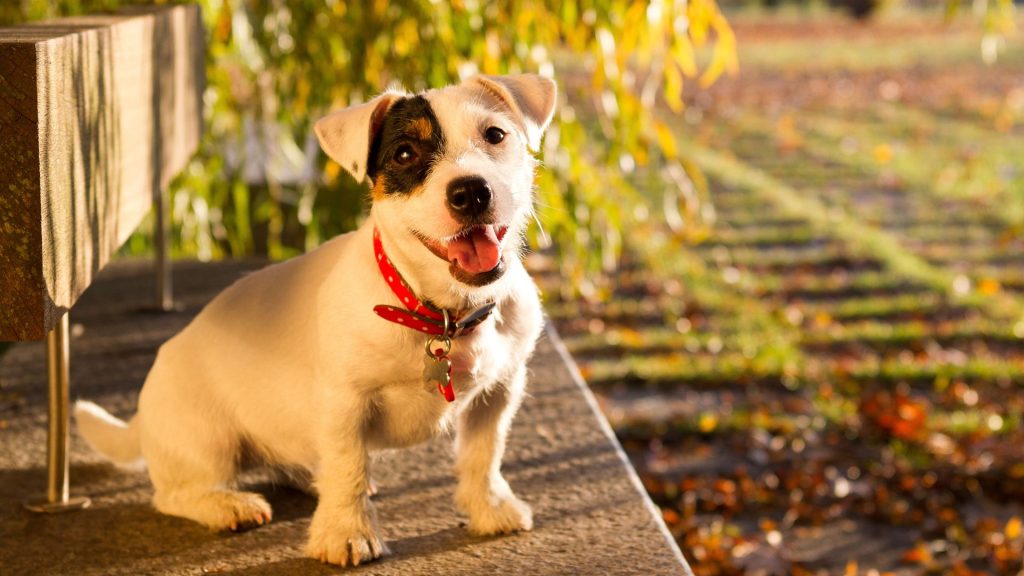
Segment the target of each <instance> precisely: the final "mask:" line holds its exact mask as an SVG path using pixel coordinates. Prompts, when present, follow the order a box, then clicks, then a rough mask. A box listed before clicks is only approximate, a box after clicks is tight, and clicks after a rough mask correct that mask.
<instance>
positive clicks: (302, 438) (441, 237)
mask: <svg viewBox="0 0 1024 576" xmlns="http://www.w3.org/2000/svg"><path fill="white" fill-rule="evenodd" d="M555 92H556V89H555V84H554V83H553V82H552V81H550V80H548V79H545V78H542V77H540V76H534V75H526V74H524V75H513V76H500V77H496V76H477V77H474V78H471V79H469V80H467V81H465V82H463V83H462V84H460V85H457V86H451V87H447V88H444V89H440V90H430V91H427V92H424V93H422V94H418V95H412V94H405V93H401V92H395V91H390V92H387V93H385V94H383V95H381V96H378V97H377V98H375V99H373V100H372V101H370V102H368V103H366V104H362V105H359V106H353V107H351V108H348V109H345V110H342V111H340V112H336V113H334V114H331V115H330V116H327V117H326V118H323V119H321V120H320V121H319V122H317V124H316V133H317V136H318V137H319V139H320V143H321V145H322V147H323V149H324V150H325V151H326V152H327V154H328V155H329V156H330V157H331V158H333V159H334V160H335V161H337V162H338V163H339V164H341V166H343V167H344V168H345V169H346V170H348V171H349V172H350V173H351V174H352V175H353V176H354V177H355V178H356V179H357V180H362V179H363V178H365V177H367V176H368V177H369V178H370V180H371V182H372V185H373V188H372V197H373V206H372V209H371V211H370V215H369V217H368V218H367V220H366V223H365V224H363V226H362V227H361V228H359V229H358V230H356V231H355V232H351V233H349V234H345V235H343V236H341V237H338V238H335V239H334V240H331V241H330V242H327V243H326V244H324V245H323V246H321V247H320V248H318V249H316V250H314V251H312V252H310V253H309V254H306V255H304V256H301V257H298V258H294V259H292V260H289V261H286V262H282V263H279V264H275V265H273V266H269V267H267V268H265V269H263V270H261V271H259V272H256V273H253V274H250V275H248V276H246V277H245V278H243V279H241V280H239V281H238V282H236V283H235V284H234V285H232V286H231V287H229V288H228V289H226V290H225V291H224V292H223V293H221V294H220V295H219V296H217V298H215V299H214V300H213V301H212V302H211V303H210V304H209V305H208V306H206V308H205V309H204V310H203V311H202V312H201V313H200V314H199V315H198V316H197V317H196V318H195V320H193V321H192V323H191V324H190V325H189V326H188V327H186V328H185V329H184V330H183V331H182V332H181V333H180V334H178V335H177V336H175V337H174V338H172V339H171V340H169V341H168V342H167V343H166V344H164V345H163V346H162V347H161V348H160V350H159V353H158V354H157V358H156V362H155V364H154V365H153V368H152V370H151V371H150V373H149V376H148V377H147V378H146V382H145V385H144V386H143V388H142V392H141V395H140V397H139V407H138V413H137V414H136V415H135V416H134V417H133V418H132V419H131V422H130V423H127V424H126V423H124V422H122V421H120V420H118V419H116V418H114V417H113V416H111V415H109V414H108V413H106V412H105V411H104V410H103V409H102V408H100V407H98V406H96V405H95V404H92V403H90V402H78V403H77V405H76V406H75V415H76V418H77V421H78V426H79V430H80V431H81V433H82V435H83V436H84V437H85V439H86V440H87V441H88V442H89V443H90V444H91V445H92V446H93V447H94V448H96V449H97V450H98V451H99V452H101V453H103V454H105V455H106V456H107V457H109V458H110V459H111V460H114V461H116V462H121V463H128V462H132V461H136V460H138V459H139V458H140V457H142V458H144V459H145V460H146V462H147V463H148V470H149V475H150V478H151V479H152V481H153V486H154V488H155V494H154V497H153V502H154V504H155V506H156V508H157V509H158V510H160V511H161V512H163V513H165V514H172V515H175V516H182V517H185V518H190V519H192V520H195V521H196V522H200V523H202V524H205V525H207V526H209V527H211V528H214V529H229V528H230V529H239V528H242V527H250V526H253V525H260V524H263V523H265V522H268V521H269V520H270V518H271V510H270V506H269V505H268V504H267V502H266V500H265V499H264V498H263V497H262V496H261V495H259V494H256V493H252V492H242V491H239V490H237V489H236V488H237V487H236V486H235V484H234V479H235V476H236V473H237V471H238V469H239V468H240V466H241V464H242V463H243V462H244V461H246V460H248V459H249V458H251V457H256V458H258V459H259V461H261V462H263V463H266V464H269V465H271V466H273V467H275V468H278V469H281V470H285V471H288V472H289V473H290V474H291V475H292V476H296V474H295V473H296V472H298V473H299V474H298V475H297V476H303V475H305V476H306V477H308V478H310V479H312V480H313V482H312V486H311V488H313V489H315V492H316V493H317V494H318V495H319V502H318V504H317V508H316V512H315V513H314V515H313V519H312V523H311V525H310V529H309V541H308V544H307V548H306V551H307V553H308V555H309V556H311V557H313V558H317V559H320V560H321V561H326V562H330V563H332V564H341V565H346V564H352V565H358V564H359V563H361V562H366V561H369V560H373V559H375V558H379V557H380V556H381V555H382V554H384V553H386V548H385V546H384V544H383V543H382V541H381V539H380V536H379V534H378V530H377V526H376V520H375V514H374V511H373V506H372V504H371V503H370V501H369V497H368V490H369V488H370V477H369V470H368V467H369V455H370V453H371V452H373V451H375V450H380V449H388V448H400V447H405V446H410V445H413V444H416V443H419V442H423V441H425V440H427V439H430V438H433V437H435V436H437V435H438V434H440V433H442V432H444V431H446V430H448V429H449V428H450V427H451V426H452V425H454V428H455V430H456V436H457V438H456V453H457V460H456V467H457V473H458V487H457V490H456V495H455V498H456V502H457V504H458V505H459V507H460V508H461V509H462V510H464V511H465V512H466V513H467V514H468V516H469V528H470V530H472V531H473V532H475V533H477V534H495V533H504V532H511V531H516V530H529V529H530V528H531V527H532V516H531V511H530V508H529V507H528V506H527V505H526V504H525V503H523V502H522V501H521V500H520V499H519V498H517V497H516V496H515V495H514V494H513V493H512V490H511V489H510V488H509V485H508V483H507V482H506V481H505V479H504V478H503V477H502V475H501V472H500V467H501V458H502V454H503V452H504V449H505V437H506V435H507V433H508V429H509V425H510V423H511V420H512V418H513V416H514V414H515V412H516V410H517V409H518V407H519V404H520V401H521V399H522V397H523V394H524V389H525V386H526V362H527V359H528V358H529V356H530V354H531V353H532V351H533V348H534V344H535V341H536V339H537V338H538V336H539V335H540V331H541V325H542V321H543V319H542V314H541V307H540V302H539V298H538V294H537V288H536V286H535V285H534V283H533V281H532V280H531V279H530V277H529V276H528V275H527V273H526V270H525V269H524V267H523V265H522V262H521V261H520V252H521V250H522V249H523V242H524V240H523V237H524V231H525V229H526V226H527V222H528V221H529V219H530V218H531V216H532V211H533V176H534V170H535V168H536V164H537V163H536V160H535V159H534V157H533V156H532V154H531V151H535V150H536V149H537V147H538V146H539V143H540V139H541V136H542V134H543V131H544V130H545V128H546V127H547V125H548V123H549V122H550V120H551V116H552V113H553V110H554V106H555ZM403 280H404V281H403Z"/></svg>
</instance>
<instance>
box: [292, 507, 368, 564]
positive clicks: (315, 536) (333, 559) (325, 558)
mask: <svg viewBox="0 0 1024 576" xmlns="http://www.w3.org/2000/svg"><path fill="white" fill-rule="evenodd" d="M387 553H388V549H387V547H386V546H385V545H384V543H383V542H381V540H380V538H378V537H377V534H376V533H375V531H374V530H373V528H370V527H369V526H364V527H363V528H344V527H339V526H337V525H331V523H330V522H324V521H318V518H317V517H316V516H315V515H314V517H313V524H312V525H311V526H310V527H309V542H307V543H306V555H307V556H309V557H310V558H313V559H315V560H319V561H321V562H326V563H328V564H337V565H338V566H359V565H360V564H364V563H366V562H371V561H373V560H376V559H378V558H380V557H381V556H383V555H385V554H387Z"/></svg>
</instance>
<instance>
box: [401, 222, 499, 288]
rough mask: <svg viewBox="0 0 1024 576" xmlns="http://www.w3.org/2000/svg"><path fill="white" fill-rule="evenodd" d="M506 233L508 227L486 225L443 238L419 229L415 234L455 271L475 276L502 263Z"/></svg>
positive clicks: (472, 227)
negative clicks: (434, 236) (503, 241)
mask: <svg viewBox="0 0 1024 576" xmlns="http://www.w3.org/2000/svg"><path fill="white" fill-rule="evenodd" d="M507 232H508V226H498V225H495V224H485V225H481V226H471V227H469V228H465V229H463V230H461V231H459V232H458V233H457V234H454V235H452V236H449V237H447V238H442V239H440V240H435V239H433V238H430V237H428V236H426V235H425V234H422V233H419V232H416V237H417V238H419V239H420V242H422V243H423V245H424V246H426V247H427V249H428V250H430V251H431V252H433V253H434V255H435V256H437V257H438V258H440V259H442V260H444V261H445V262H448V263H449V264H451V266H452V267H453V268H455V269H456V270H458V271H461V272H462V273H463V274H468V275H471V276H476V275H478V274H485V273H487V272H491V271H493V270H494V269H496V268H498V266H499V265H500V264H501V242H502V240H504V239H505V234H506V233H507ZM453 273H454V271H453Z"/></svg>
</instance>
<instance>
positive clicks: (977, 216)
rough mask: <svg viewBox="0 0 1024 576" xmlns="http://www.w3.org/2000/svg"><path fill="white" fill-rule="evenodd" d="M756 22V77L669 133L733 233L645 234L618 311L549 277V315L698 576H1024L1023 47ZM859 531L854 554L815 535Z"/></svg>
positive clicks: (621, 284)
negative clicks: (754, 571)
mask: <svg viewBox="0 0 1024 576" xmlns="http://www.w3.org/2000/svg"><path fill="white" fill-rule="evenodd" d="M734 22H735V23H736V26H737V35H738V38H739V40H740V46H741V61H742V62H743V65H744V72H745V75H744V76H743V77H741V78H740V79H738V80H725V81H723V82H721V83H720V84H719V85H718V86H716V87H714V88H713V89H712V90H711V91H710V93H709V94H708V95H707V96H703V95H701V96H698V95H692V97H691V98H690V99H689V101H690V106H691V107H701V114H700V115H699V117H700V118H702V120H701V121H700V122H698V123H696V124H695V123H694V122H693V121H692V117H693V115H691V116H690V117H691V120H690V121H685V122H684V121H683V120H681V119H677V118H674V117H672V116H671V115H668V114H667V113H666V115H665V116H664V119H665V120H666V122H668V123H670V124H671V125H672V126H674V127H675V129H676V133H677V135H678V138H679V140H680V150H681V151H682V153H683V154H685V155H686V156H687V157H688V158H689V159H691V160H693V161H694V162H695V163H696V164H697V165H699V166H700V168H701V169H702V170H703V171H704V173H705V174H706V176H707V177H708V179H709V184H710V186H711V190H712V198H713V200H714V202H715V208H716V212H717V221H716V225H715V230H714V231H713V234H712V235H711V236H710V238H708V239H707V240H706V241H705V242H704V243H703V244H700V245H696V246H687V245H686V244H684V243H683V242H682V240H681V239H676V238H675V237H674V236H673V234H672V233H671V231H669V230H666V229H663V228H659V227H658V225H657V224H655V223H653V221H647V222H643V223H633V224H631V226H632V228H631V231H632V234H631V235H629V236H626V237H624V243H625V247H624V248H625V252H626V256H627V264H628V265H627V266H626V268H625V269H624V270H622V271H620V272H618V273H615V274H613V275H612V277H611V278H610V279H609V280H608V281H606V282H603V283H602V285H603V286H606V287H607V294H606V295H607V296H608V299H607V300H606V301H604V302H600V301H595V302H588V301H580V300H578V299H572V298H564V297H561V296H560V292H559V291H558V288H557V282H558V280H557V278H556V277H554V276H553V275H550V274H549V275H547V276H544V277H543V278H542V279H546V281H547V282H548V283H549V285H547V286H545V293H546V294H551V295H553V297H552V298H551V299H550V301H549V303H548V312H549V314H550V315H551V316H552V318H553V320H554V321H555V322H556V323H557V324H558V326H559V328H560V331H561V332H562V333H563V336H564V337H565V339H566V342H567V344H568V346H569V347H570V349H571V350H572V351H573V352H574V354H575V355H576V357H577V359H578V360H579V361H580V363H581V368H582V370H583V372H584V374H585V375H586V376H587V377H588V379H589V381H590V382H591V383H592V384H593V385H594V386H595V390H596V392H597V394H598V396H599V399H600V400H601V402H602V405H603V406H604V408H605V409H606V411H607V413H608V414H609V416H610V418H611V420H612V423H613V426H615V428H616V430H617V432H618V433H619V435H620V438H621V439H622V440H623V443H624V445H625V447H626V448H627V451H628V452H629V453H630V455H631V457H632V458H633V461H634V463H635V464H636V466H637V468H638V470H639V472H640V473H641V477H642V479H643V480H644V484H645V486H646V487H647V488H648V490H649V491H650V493H651V495H652V497H653V498H654V499H655V501H656V503H658V504H659V505H660V506H661V508H662V511H663V514H664V517H665V519H666V521H667V522H668V523H669V525H670V528H671V529H672V530H673V532H674V533H675V534H676V536H677V538H678V539H679V541H680V543H681V545H682V547H683V550H684V552H686V553H688V554H690V555H691V558H693V559H694V560H696V562H695V565H694V568H695V570H696V571H697V572H698V573H701V574H737V573H743V572H744V571H745V570H746V568H750V567H751V565H750V564H748V563H746V562H749V558H751V556H750V554H755V556H753V557H755V558H758V559H760V561H761V562H762V564H761V565H762V566H764V565H772V566H778V567H779V568H778V570H779V571H780V572H793V573H808V572H810V573H813V572H816V571H824V572H829V573H836V572H846V573H849V572H850V571H851V568H850V567H851V565H852V566H854V567H856V568H857V570H860V571H867V570H877V571H879V572H883V573H884V572H888V571H893V572H909V573H961V574H969V573H976V572H985V573H997V574H1017V573H1018V572H1019V571H1021V570H1022V569H1024V566H1022V564H1021V561H1020V558H1021V557H1022V555H1024V536H1022V535H1021V534H1020V530H1019V523H1020V521H1021V520H1020V519H1021V517H1024V509H1022V507H1021V504H1020V502H1021V501H1024V490H1022V489H1021V488H1020V486H1022V485H1024V466H1021V465H1020V464H1019V463H1020V462H1021V461H1024V422H1022V414H1024V395H1021V394H1020V389H1021V386H1022V385H1024V273H1022V272H1021V270H1022V269H1024V268H1022V264H1024V260H1022V259H1021V257H1020V255H1021V254H1024V237H1022V236H1024V234H1021V232H1020V230H1024V197H1022V193H1024V192H1022V191H1024V174H1022V173H1021V172H1024V171H1020V172H1017V171H1015V170H1010V169H1007V166H1008V165H1010V166H1011V167H1014V166H1017V165H1018V164H1019V162H1018V161H1017V160H1016V159H1017V158H1019V157H1022V154H1024V145H1022V144H1021V141H1022V140H1021V135H1022V134H1024V109H1019V108H1024V99H1021V102H1020V105H1019V106H1018V108H1014V109H1012V110H1011V108H1013V106H1017V104H1014V102H1016V100H1014V98H1015V97H1014V96H1012V90H1013V89H1018V90H1019V88H1018V87H1016V84H1015V83H1016V82H1017V81H1016V80H1015V79H1017V78H1019V77H1020V76H1021V75H1022V74H1024V49H1022V48H1021V45H1020V42H1019V41H1014V42H1015V43H1011V44H1010V45H1009V48H1008V50H1007V52H1006V53H1004V56H1005V58H1003V59H1002V60H1001V61H1000V62H999V64H997V65H996V66H993V67H985V66H983V65H981V64H980V62H979V61H978V59H977V44H976V42H977V41H978V33H977V32H976V31H973V30H971V29H969V28H967V27H964V26H963V25H958V26H955V27H953V28H952V29H944V28H941V27H936V26H931V25H929V24H928V23H927V22H925V23H922V22H921V21H920V20H917V21H907V20H898V21H894V22H892V21H890V22H886V21H883V22H880V23H876V24H872V25H863V26H857V27H853V26H845V25H843V24H842V23H840V22H838V21H836V20H835V19H834V18H832V17H829V16H815V17H814V18H812V19H810V20H808V21H797V20H791V19H789V18H788V17H784V18H781V19H765V17H763V16H756V15H755V16H750V15H744V16H741V17H740V18H738V19H736V20H735V21H734ZM958 79H963V80H962V81H961V80H958ZM887 81H888V82H897V83H898V85H899V86H898V91H899V94H898V95H897V96H896V97H894V98H886V97H881V96H880V94H881V91H882V85H883V84H884V83H885V82H887ZM958 82H959V83H958ZM836 86H842V87H843V89H842V90H840V89H837V88H836ZM886 90H889V91H890V92H892V91H893V90H895V89H894V88H893V87H892V85H891V84H890V85H888V88H886ZM951 90H952V91H953V92H954V93H955V98H947V97H945V96H946V95H947V93H949V92H950V91H951ZM708 96H709V97H708ZM890 96H892V94H890ZM1022 98H1024V97H1022ZM1017 170H1019V168H1018V169H1017ZM660 200H661V196H660V194H659V193H658V191H652V196H651V202H650V206H651V211H652V212H653V211H655V210H657V209H659V208H658V206H659V202H660ZM936 518H939V519H941V522H937V521H936V520H935V519H936ZM851 520H852V521H853V522H855V524H856V525H857V526H860V527H861V528H858V530H859V532H857V533H855V534H853V535H851V536H849V538H850V539H851V540H849V541H850V542H852V544H851V546H850V547H849V548H844V549H843V550H842V551H839V552H837V551H836V550H835V549H834V548H830V546H832V545H834V543H833V542H830V541H829V539H828V538H826V537H823V538H821V540H820V541H817V540H814V539H813V538H811V537H809V536H808V531H807V530H808V529H809V527H820V528H821V533H823V534H827V533H829V532H828V530H829V528H828V527H830V526H838V525H840V524H841V523H843V522H849V521H851ZM1015 526H1018V528H1015ZM879 533H888V534H900V535H901V537H900V538H892V539H891V541H887V542H884V543H883V544H882V545H881V548H879V546H878V545H876V544H877V542H876V541H875V540H872V538H876V537H877V534H879ZM997 535H998V537H997ZM808 546H810V547H811V549H813V550H816V552H815V553H813V554H810V555H808V554H805V553H803V552H801V553H800V554H796V552H795V550H797V549H798V548H799V549H800V550H806V549H807V547H808ZM893 547H895V549H893ZM851 563H852V564H851ZM754 567H758V566H757V565H754ZM972 571H973V572H972Z"/></svg>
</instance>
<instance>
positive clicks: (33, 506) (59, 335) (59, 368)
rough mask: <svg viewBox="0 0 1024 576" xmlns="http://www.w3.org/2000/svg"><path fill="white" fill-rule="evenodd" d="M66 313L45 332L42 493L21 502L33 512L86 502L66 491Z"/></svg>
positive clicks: (70, 507) (81, 505) (74, 507)
mask: <svg viewBox="0 0 1024 576" xmlns="http://www.w3.org/2000/svg"><path fill="white" fill-rule="evenodd" d="M68 316H69V314H64V316H63V317H62V318H61V319H60V320H59V321H58V322H57V325H56V326H54V327H53V330H51V331H50V333H49V334H47V335H46V367H47V373H48V378H49V381H50V428H49V430H48V431H47V443H46V471H47V485H46V497H45V498H35V499H32V500H28V501H26V502H25V508H28V509H29V510H31V511H33V512H63V511H66V510H78V509H81V508H86V507H88V506H89V504H90V501H89V499H88V498H85V497H80V496H79V497H74V498H72V497H70V495H69V494H68V380H69V379H70V373H69V370H68V356H69V349H70V343H69V341H68V333H69V330H68Z"/></svg>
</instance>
